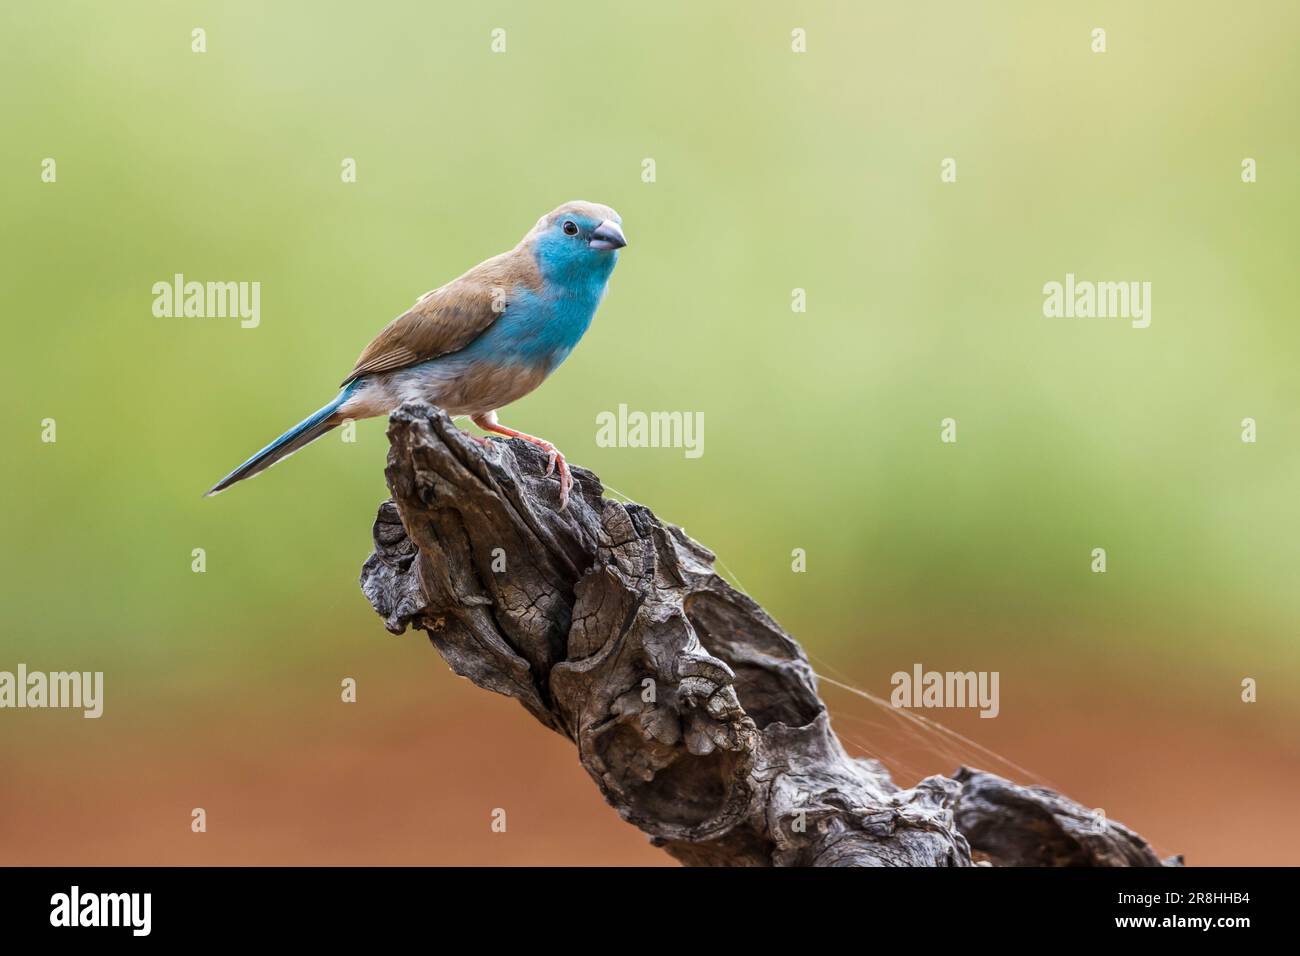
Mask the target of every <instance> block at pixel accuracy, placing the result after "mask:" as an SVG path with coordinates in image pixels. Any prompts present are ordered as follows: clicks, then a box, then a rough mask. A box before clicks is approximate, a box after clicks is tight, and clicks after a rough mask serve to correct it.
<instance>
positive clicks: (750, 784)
mask: <svg viewBox="0 0 1300 956" xmlns="http://www.w3.org/2000/svg"><path fill="white" fill-rule="evenodd" d="M388 437H389V441H390V442H391V445H392V448H391V451H390V452H389V457H388V468H387V470H386V475H387V478H388V487H389V489H390V491H391V493H392V496H393V497H392V500H390V501H385V502H384V503H383V504H382V505H381V506H380V508H379V516H378V518H377V519H376V521H375V526H374V541H375V551H374V554H372V555H371V556H370V558H369V559H368V560H367V561H366V563H365V566H364V568H363V570H362V573H361V587H362V590H363V591H364V592H365V594H366V597H367V598H369V600H370V602H371V604H373V605H374V607H375V610H376V611H378V612H379V614H380V615H381V616H382V617H383V618H384V621H385V625H386V626H387V628H388V629H389V630H390V631H392V632H393V633H395V634H396V633H401V632H403V631H404V630H405V629H406V628H407V627H416V628H421V629H423V630H425V631H426V632H427V633H428V635H429V638H430V640H431V641H432V642H433V644H434V646H435V647H436V648H437V649H438V652H439V653H440V654H441V655H442V656H443V658H444V659H445V660H446V661H447V663H448V664H449V665H450V666H451V667H452V669H453V670H454V671H455V672H456V673H458V674H461V675H463V676H465V677H468V678H469V679H470V680H472V681H474V683H476V684H478V685H479V686H480V687H484V688H486V689H488V690H492V691H496V692H497V693H499V694H507V695H509V696H511V697H514V698H516V699H517V700H519V702H520V703H522V704H523V705H524V707H525V708H527V710H528V711H529V713H531V714H532V715H533V716H534V717H536V718H537V719H538V720H540V721H541V722H542V723H543V724H545V725H546V726H548V727H550V728H551V729H552V730H555V731H556V732H557V733H561V734H563V735H565V736H566V737H568V738H569V739H570V740H572V741H574V743H575V744H576V745H577V747H578V759H579V760H580V761H581V762H582V765H583V766H584V767H585V768H586V769H587V772H588V773H589V774H591V777H592V779H593V780H594V781H595V782H596V785H597V786H598V787H599V788H600V790H601V793H603V794H604V796H605V799H606V800H608V801H609V803H610V804H611V805H613V806H614V807H615V808H616V809H617V810H618V812H619V813H620V814H621V815H622V816H623V818H624V819H625V820H627V821H628V822H629V823H632V824H634V825H636V826H638V827H640V828H641V829H642V830H644V831H645V832H646V833H647V834H649V835H650V837H651V839H652V840H653V842H654V843H655V844H656V845H658V846H661V847H663V848H664V849H666V850H667V851H668V852H669V853H671V854H672V855H673V856H674V857H676V858H677V859H678V860H680V861H682V862H683V863H687V864H704V865H748V866H770V865H778V866H802V865H816V866H832V865H836V866H844V865H869V866H880V865H884V866H900V865H910V866H965V865H970V864H971V863H972V862H977V861H987V862H990V863H992V864H994V865H1048V866H1072V865H1084V866H1157V865H1160V860H1159V859H1158V858H1157V856H1156V854H1155V853H1154V852H1153V851H1152V849H1151V848H1150V847H1149V846H1148V845H1147V843H1146V841H1145V840H1143V839H1142V838H1141V837H1140V836H1138V835H1137V834H1136V833H1134V832H1133V831H1131V830H1129V829H1128V828H1127V827H1124V826H1122V825H1120V824H1118V823H1115V822H1113V821H1110V820H1098V819H1096V817H1095V815H1094V814H1093V813H1092V812H1091V811H1089V810H1087V809H1086V808H1084V807H1082V806H1080V805H1079V804H1077V803H1074V802H1073V801H1071V800H1068V799H1066V798H1065V797H1062V796H1060V795H1059V794H1057V793H1054V792H1052V791H1050V790H1046V789H1042V788H1036V787H1021V786H1017V785H1016V784H1013V783H1010V782H1008V781H1006V780H1003V779H1001V778H1000V777H996V776H994V775H992V774H988V773H982V772H979V771H974V770H968V769H965V768H962V769H960V770H958V771H957V772H956V774H955V775H954V776H953V777H951V778H949V777H942V776H933V777H929V778H927V779H925V780H923V781H921V782H920V783H919V784H917V785H916V786H915V787H912V788H910V789H906V790H905V789H901V788H900V787H898V786H897V785H896V784H894V783H893V782H892V781H891V780H890V777H889V774H888V772H887V771H886V770H885V769H884V767H882V766H881V765H880V764H879V763H878V762H876V761H873V760H863V759H857V758H853V757H850V756H849V755H848V754H847V753H846V752H845V750H844V748H843V747H842V746H841V744H840V741H839V739H838V738H837V737H836V736H835V733H834V732H833V731H832V729H831V725H830V719H829V717H828V715H827V710H826V707H825V705H824V704H823V703H822V702H821V700H820V698H819V697H818V694H817V683H816V678H815V675H814V673H813V670H812V668H811V667H810V666H809V664H808V660H807V658H806V657H805V656H804V653H803V651H802V649H801V648H800V647H799V645H798V644H797V643H795V641H794V639H793V638H791V637H790V636H789V635H788V634H786V633H785V632H784V631H783V630H782V629H781V628H780V626H779V625H777V623H776V622H775V621H774V620H772V618H771V617H770V616H769V615H768V614H767V612H765V611H764V610H763V609H762V608H761V607H759V605H758V604H756V603H755V602H754V601H752V600H751V599H750V598H748V597H747V596H745V595H744V594H741V593H740V592H738V591H737V590H735V589H734V588H732V587H731V586H730V585H729V584H728V583H727V582H726V581H724V580H723V579H722V578H721V577H719V576H718V575H717V574H716V573H714V571H713V557H714V556H713V554H712V553H710V552H709V551H708V549H706V548H705V547H703V546H702V545H700V544H699V543H697V542H695V541H692V540H691V539H690V538H688V537H687V536H686V535H685V534H684V533H683V532H682V531H681V530H680V529H679V528H676V527H674V526H672V525H665V524H663V523H662V522H660V521H659V519H658V518H656V517H655V516H654V514H653V513H652V512H651V511H650V510H649V509H648V508H645V507H643V506H641V505H636V504H621V503H619V502H616V501H612V500H609V499H607V498H604V497H603V496H602V488H601V484H600V480H599V479H598V478H597V477H596V476H595V475H594V474H592V473H591V472H589V471H586V470H584V469H582V468H575V469H574V470H573V471H574V477H575V479H576V484H575V488H574V494H573V495H572V497H571V499H570V502H569V506H568V508H567V509H566V510H564V511H557V510H556V506H557V503H558V483H557V481H556V480H555V478H554V477H550V478H546V477H543V474H542V473H543V470H544V467H545V456H544V455H543V454H542V452H541V451H539V450H538V449H537V448H536V447H534V446H532V445H529V444H527V443H525V442H522V441H519V440H517V439H516V440H511V441H508V442H493V443H492V444H491V445H490V446H489V447H488V448H483V447H481V446H480V445H478V444H476V443H475V442H474V441H472V440H471V439H469V438H468V437H467V436H466V435H465V434H464V433H463V432H461V431H460V429H458V428H457V427H456V426H455V425H453V424H452V422H451V421H450V420H449V419H448V418H447V416H446V415H445V414H444V413H443V412H442V411H440V410H438V409H435V408H433V407H431V406H428V405H423V404H408V405H405V406H403V407H402V408H401V409H399V410H398V411H397V412H395V413H394V414H393V416H392V418H391V421H390V424H389V429H388ZM1178 862H1179V861H1178V860H1177V859H1175V860H1171V861H1169V863H1171V864H1176V863H1178Z"/></svg>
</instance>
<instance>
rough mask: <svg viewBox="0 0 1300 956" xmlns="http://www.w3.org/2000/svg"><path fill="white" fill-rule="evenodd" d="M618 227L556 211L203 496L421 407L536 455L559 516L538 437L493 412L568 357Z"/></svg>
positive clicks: (434, 297) (429, 306) (586, 213)
mask: <svg viewBox="0 0 1300 956" xmlns="http://www.w3.org/2000/svg"><path fill="white" fill-rule="evenodd" d="M622 222H623V220H622V219H621V218H620V217H619V215H618V213H616V212H615V211H614V210H613V209H610V208H609V207H608V206H602V205H600V204H598V203H590V202H570V203H565V204H564V205H563V206H560V207H559V208H558V209H555V210H554V211H552V212H549V213H547V214H546V215H545V216H543V217H542V218H541V219H539V220H538V221H537V225H535V226H534V227H533V228H532V229H531V230H529V232H528V234H527V235H526V236H524V238H523V239H522V240H520V242H519V244H518V245H517V246H515V247H514V248H513V249H511V250H510V251H509V252H503V253H502V254H501V255H499V256H493V257H492V258H491V259H488V260H486V261H484V262H481V263H479V264H478V265H476V266H475V267H474V268H473V269H470V270H469V271H468V272H466V273H465V274H464V275H462V276H461V277H460V278H458V279H453V280H452V281H451V282H448V283H447V284H446V285H444V286H440V287H439V288H437V289H434V290H433V291H432V292H426V293H425V294H424V295H423V296H421V297H420V299H419V301H417V302H416V303H415V305H413V306H412V307H411V308H410V309H409V310H408V311H407V312H405V313H403V314H402V315H400V316H398V317H397V318H396V319H394V320H393V321H392V322H390V323H389V324H388V326H387V327H386V328H385V329H384V330H383V331H382V332H380V333H379V335H377V336H376V337H375V339H374V341H373V342H371V343H370V344H369V345H367V346H366V348H365V350H364V351H363V352H362V353H361V357H360V358H358V359H357V364H356V366H355V367H354V368H353V369H352V372H351V374H349V375H348V377H347V378H345V379H344V380H343V385H342V389H343V390H342V391H341V392H339V394H338V396H337V397H336V398H335V399H334V400H333V401H331V402H330V403H329V404H327V405H325V406H324V407H323V408H321V409H320V410H319V411H317V412H316V413H314V414H313V415H311V416H310V417H308V418H306V419H304V420H303V421H301V422H299V423H298V424H297V425H295V426H294V427H293V428H291V429H289V430H288V431H287V432H285V433H284V434H283V435H281V436H280V437H279V438H277V439H276V440H275V441H273V442H271V444H269V445H267V446H266V447H265V448H263V449H262V450H261V451H259V452H258V453H257V454H256V455H254V456H253V457H252V458H250V459H248V461H246V462H244V463H243V464H242V465H240V466H239V467H238V468H236V469H235V470H234V471H232V472H231V473H230V474H228V475H227V476H226V477H225V478H222V479H221V480H220V481H219V482H217V484H216V485H215V486H214V487H213V488H212V490H211V491H209V492H208V494H209V495H215V494H217V492H219V491H223V490H224V489H226V488H229V487H230V486H231V485H233V484H234V483H235V482H237V481H243V480H244V479H245V478H251V477H252V476H253V475H256V474H257V473H258V472H260V471H263V470H265V469H267V468H269V467H270V466H271V465H273V464H275V463H276V462H277V461H279V460H280V459H281V458H285V457H287V456H288V455H292V454H293V453H294V452H295V451H297V450H298V449H300V448H302V447H304V446H306V445H308V444H310V443H311V442H313V441H315V440H316V439H317V438H319V437H320V436H321V435H324V434H325V433H326V432H328V431H329V430H330V429H332V428H336V427H337V426H339V425H340V424H342V423H343V422H344V421H347V420H349V419H357V418H370V417H372V416H375V415H387V414H388V413H389V412H391V411H393V409H395V408H397V407H398V406H399V405H401V404H402V402H405V401H409V400H412V399H421V400H423V401H426V402H430V403H432V404H434V405H437V406H439V407H441V408H443V409H445V410H446V412H447V413H448V414H449V415H452V416H458V415H468V416H470V420H471V421H473V422H474V424H476V425H478V426H479V427H480V428H482V429H483V430H484V431H488V432H494V433H496V434H498V435H505V436H507V437H510V438H522V439H523V440H524V441H529V442H533V443H534V444H536V445H540V446H541V447H542V448H543V449H544V450H545V451H546V452H547V454H548V456H549V462H548V464H547V468H546V474H547V475H550V474H551V472H552V471H554V470H556V468H557V466H558V470H559V480H560V507H561V508H563V507H564V506H565V504H566V503H567V502H568V499H569V489H570V488H571V487H572V486H573V478H572V477H571V476H570V474H569V468H568V465H567V464H565V461H564V456H563V455H561V454H560V453H559V451H558V450H557V449H556V448H555V446H554V445H552V444H551V443H550V442H548V441H546V440H545V439H543V438H536V437H534V436H532V435H526V434H524V433H523V432H519V431H515V430H514V429H513V428H507V427H506V426H505V425H502V424H500V423H499V422H498V421H497V417H496V410H497V409H498V408H501V407H502V406H503V405H508V404H510V403H511V402H513V401H515V400H517V399H520V398H522V397H523V396H525V395H527V394H528V393H529V392H531V391H532V390H533V389H535V388H536V387H537V386H538V385H540V384H542V381H543V380H544V379H545V378H546V377H547V376H548V375H550V374H551V372H553V371H555V369H556V367H557V366H559V364H560V363H561V362H563V361H564V360H565V359H566V358H567V357H568V356H569V353H570V352H572V351H573V348H574V346H576V345H577V344H578V340H579V339H581V338H582V336H583V334H584V333H585V332H586V331H587V328H588V327H589V326H590V325H591V320H592V318H593V317H594V316H595V314H596V307H597V306H598V305H600V301H601V299H602V298H603V297H604V295H605V288H606V286H607V285H608V283H609V277H610V274H611V273H612V272H613V271H614V265H615V263H617V261H618V250H619V249H621V248H623V246H625V245H627V240H626V239H624V237H623V229H622Z"/></svg>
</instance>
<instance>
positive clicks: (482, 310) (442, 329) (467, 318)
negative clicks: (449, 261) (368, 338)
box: [343, 249, 537, 385]
mask: <svg viewBox="0 0 1300 956" xmlns="http://www.w3.org/2000/svg"><path fill="white" fill-rule="evenodd" d="M519 253H520V250H519V249H513V250H511V251H510V252H507V253H503V254H502V255H499V256H495V257H493V258H491V259H488V260H487V261H485V262H482V263H480V264H479V265H477V266H475V267H474V268H473V269H471V270H469V272H466V273H465V274H464V275H463V276H461V277H460V278H458V279H453V280H452V281H451V282H448V283H447V284H446V285H444V286H441V287H439V288H437V289H434V290H433V291H432V292H426V293H425V294H424V295H422V296H420V298H419V301H417V302H416V303H415V305H413V306H411V308H410V309H408V310H407V311H406V312H404V313H402V314H401V315H399V316H398V317H397V318H395V319H394V320H393V321H392V322H389V323H388V325H386V326H385V327H384V329H383V331H382V332H380V333H379V334H378V335H376V336H375V338H374V341H372V342H371V343H370V344H369V345H367V346H366V347H365V350H364V351H362V353H361V356H360V357H359V358H358V359H357V364H356V365H355V366H354V367H353V369H352V371H351V373H350V374H349V375H348V377H347V378H345V379H344V380H343V385H347V384H348V383H349V382H352V381H354V380H356V379H358V378H360V377H361V376H362V375H369V374H372V373H374V372H391V371H393V370H394V369H399V368H405V367H406V366H408V365H415V364H417V363H419V362H427V361H428V360H429V359H432V358H437V357H438V356H440V355H446V354H448V353H450V352H459V351H460V350H461V349H463V348H465V346H467V345H469V344H470V343H471V342H473V341H474V340H475V339H476V338H478V337H479V336H480V335H482V334H483V333H484V332H485V331H486V330H487V329H488V327H489V326H490V325H491V324H492V323H493V322H495V321H496V320H497V319H498V318H500V316H501V315H502V313H503V312H504V311H505V309H506V308H507V307H508V304H509V300H510V298H511V297H512V296H513V295H514V294H515V292H516V290H517V289H518V288H519V287H520V285H521V284H523V285H527V286H535V285H536V282H537V279H536V274H535V267H532V268H530V267H531V266H532V262H531V256H526V255H524V256H521V255H520V254H519Z"/></svg>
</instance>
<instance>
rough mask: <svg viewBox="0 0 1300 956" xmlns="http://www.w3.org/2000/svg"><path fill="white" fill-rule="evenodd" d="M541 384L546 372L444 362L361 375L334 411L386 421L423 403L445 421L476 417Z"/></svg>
mask: <svg viewBox="0 0 1300 956" xmlns="http://www.w3.org/2000/svg"><path fill="white" fill-rule="evenodd" d="M545 378H546V370H544V369H540V368H534V367H531V366H527V365H497V364H488V363H483V362H467V361H457V360H456V359H454V358H444V359H440V360H438V361H435V362H428V363H425V364H422V365H413V366H411V367H409V368H404V369H397V370H396V371H393V372H381V373H378V374H375V375H367V376H366V378H365V380H364V381H363V382H362V383H361V385H360V387H358V388H357V390H356V391H355V392H354V393H353V394H352V395H351V396H350V397H349V398H348V400H347V401H346V402H344V403H343V406H342V408H340V409H339V411H340V412H342V413H343V414H344V415H346V416H348V417H350V418H371V417H374V416H377V415H387V414H389V413H391V412H392V411H393V410H394V409H396V408H397V407H398V406H399V405H401V404H402V403H403V402H409V401H424V402H429V403H430V404H432V405H437V406H438V407H440V408H442V409H444V410H446V412H447V414H449V415H453V416H454V415H476V414H479V413H480V412H489V411H492V410H494V409H497V408H501V407H502V406H504V405H509V404H510V403H511V402H513V401H516V400H518V399H520V398H523V396H525V395H527V394H528V393H529V392H531V391H532V390H533V389H535V388H536V387H537V386H538V385H540V384H541V383H542V381H543V380H544V379H545Z"/></svg>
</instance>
